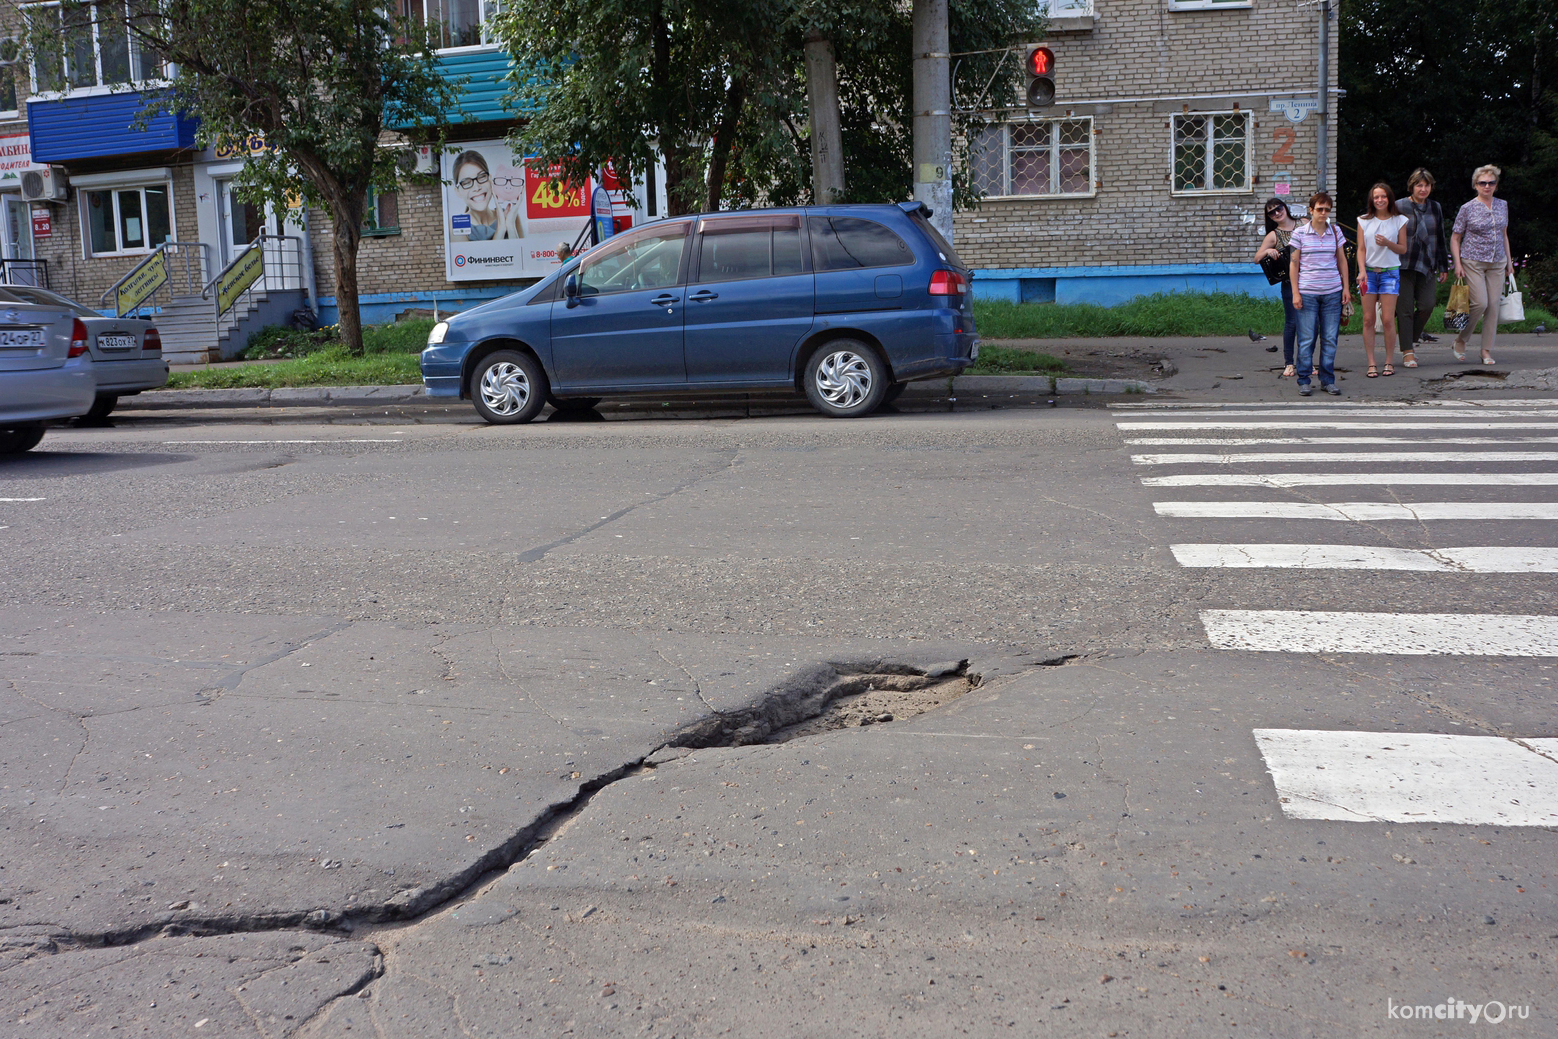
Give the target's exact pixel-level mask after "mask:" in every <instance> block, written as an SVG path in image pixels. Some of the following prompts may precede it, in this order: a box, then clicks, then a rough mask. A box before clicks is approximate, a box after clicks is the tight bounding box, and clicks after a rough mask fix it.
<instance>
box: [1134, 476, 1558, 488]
mask: <svg viewBox="0 0 1558 1039" xmlns="http://www.w3.org/2000/svg"><path fill="white" fill-rule="evenodd" d="M1141 482H1142V485H1143V486H1146V487H1332V486H1338V485H1344V484H1345V485H1372V484H1400V485H1411V484H1417V485H1418V486H1428V485H1434V486H1449V487H1558V473H1184V474H1181V475H1179V476H1143V477H1142V478H1141Z"/></svg>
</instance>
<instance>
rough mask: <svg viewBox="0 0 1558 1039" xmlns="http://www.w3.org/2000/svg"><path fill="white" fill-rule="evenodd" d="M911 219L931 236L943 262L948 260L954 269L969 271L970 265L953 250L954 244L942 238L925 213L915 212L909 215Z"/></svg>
mask: <svg viewBox="0 0 1558 1039" xmlns="http://www.w3.org/2000/svg"><path fill="white" fill-rule="evenodd" d="M909 219H910V220H913V221H914V226H915V227H918V228H919V229H920V230H921V231H924V232H925V233H926V234H927V235H928V236H930V240H931V242H933V243H934V244H935V246H936V248H937V250H939V251H940V253H941V258H942V259H943V260H946V261H947V262H948V263H950V264H952V266H954V267H961V268H963V269H964V270H965V271H966V270H968V264H966V263H964V262H963V261H962V259H961V258H960V257H959V256H958V254H957V250H955V249H953V248H952V243H951V242H949V241H947V240H946V239H945V238H943V237H941V232H940V231H938V230H936V225H935V224H933V223H931V222H930V221H929V220H927V219H925V214H924V213H922V212H920V211H919V210H915V211H914V212H912V213H910V214H909Z"/></svg>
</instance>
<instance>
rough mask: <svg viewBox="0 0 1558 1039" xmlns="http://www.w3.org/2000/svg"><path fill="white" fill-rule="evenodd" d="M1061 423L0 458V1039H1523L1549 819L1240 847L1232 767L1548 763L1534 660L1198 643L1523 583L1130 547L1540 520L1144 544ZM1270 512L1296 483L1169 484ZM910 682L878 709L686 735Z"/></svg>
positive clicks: (195, 418)
mask: <svg viewBox="0 0 1558 1039" xmlns="http://www.w3.org/2000/svg"><path fill="white" fill-rule="evenodd" d="M1129 399H1130V400H1133V401H1139V400H1140V398H1139V397H1133V398H1129ZM130 403H131V402H127V404H130ZM1039 403H1041V404H1042V403H1043V402H1039ZM1106 403H1107V402H1103V401H1100V400H1098V399H1086V398H1083V399H1078V400H1062V401H1061V405H1062V406H1059V407H1055V408H1050V407H1042V406H1041V407H1037V408H1029V407H1020V406H1019V407H1007V408H1003V409H1000V410H988V409H985V408H982V407H979V408H974V409H970V410H948V409H947V407H945V406H943V405H941V404H939V403H938V404H931V405H926V406H924V407H922V408H921V409H920V410H918V411H915V410H906V411H905V412H904V413H901V414H883V415H880V416H877V417H874V418H872V419H870V420H866V421H859V422H848V423H845V422H831V421H827V420H822V419H819V418H815V417H813V416H810V415H806V414H802V413H800V412H799V411H794V410H790V411H786V410H785V409H783V408H778V409H774V412H775V413H772V414H768V415H765V416H764V417H759V418H751V419H746V418H734V417H709V416H708V415H706V414H702V413H697V412H686V411H681V412H678V411H674V410H673V411H671V412H670V413H668V414H657V413H634V414H632V415H627V416H611V417H612V418H613V419H614V420H613V421H608V422H598V423H540V424H536V425H532V426H529V427H522V428H516V429H498V428H492V427H485V426H481V425H479V424H478V423H477V422H475V421H474V415H473V414H472V413H471V412H470V411H469V408H468V406H467V405H460V406H454V407H442V406H433V405H417V406H405V407H400V408H395V407H391V408H388V409H386V408H383V407H380V408H377V409H373V410H368V409H353V408H342V407H336V408H314V409H309V408H304V409H271V408H266V409H245V408H230V409H208V410H203V411H190V410H182V411H179V410H170V409H165V408H158V407H155V406H139V405H138V404H131V406H130V407H127V408H126V409H125V410H124V411H123V412H122V413H121V414H119V415H116V416H115V422H114V425H113V426H112V427H110V428H99V429H85V428H79V429H78V428H67V429H57V430H53V431H51V432H50V433H49V435H48V437H47V438H46V440H45V441H44V444H43V446H42V448H41V449H40V450H39V451H37V452H34V453H33V454H31V455H29V456H26V457H23V458H20V459H15V460H10V461H7V462H6V463H4V464H3V465H0V498H8V499H38V500H26V501H21V500H12V501H0V544H3V545H4V559H5V565H4V567H0V977H3V979H4V984H3V985H0V1036H18V1037H21V1036H27V1037H29V1039H30V1037H40V1036H73V1037H74V1036H86V1035H93V1036H99V1035H101V1036H106V1035H109V1034H110V1033H111V1032H112V1033H113V1034H147V1035H159V1036H160V1035H175V1034H178V1035H182V1034H186V1033H188V1034H196V1035H231V1036H263V1037H267V1039H269V1037H273V1036H291V1035H298V1036H331V1037H345V1036H352V1035H363V1034H366V1035H372V1036H378V1037H386V1039H388V1037H394V1039H400V1037H406V1039H411V1037H420V1036H435V1035H436V1036H443V1035H465V1036H483V1037H485V1036H494V1037H495V1036H513V1035H538V1036H562V1035H575V1036H577V1035H654V1036H673V1035H676V1036H703V1035H716V1034H734V1035H752V1036H760V1035H761V1036H766V1035H781V1034H783V1035H793V1034H797V1033H799V1034H803V1035H817V1036H834V1035H837V1036H858V1035H892V1036H894V1037H898V1036H905V1035H915V1036H920V1035H923V1036H944V1035H948V1034H953V1033H958V1034H973V1035H993V1034H1000V1035H1012V1034H1019V1035H1037V1034H1045V1035H1051V1034H1052V1035H1058V1036H1071V1035H1077V1036H1099V1035H1118V1036H1197V1037H1201V1036H1208V1035H1228V1036H1249V1035H1271V1036H1327V1037H1329V1036H1335V1035H1338V1034H1364V1033H1369V1034H1372V1033H1375V1032H1378V1033H1381V1034H1417V1033H1421V1034H1425V1035H1431V1034H1449V1033H1450V1030H1451V1029H1462V1030H1464V1029H1466V1027H1467V1026H1466V1025H1465V1024H1464V1023H1462V1022H1457V1023H1455V1024H1447V1023H1444V1022H1440V1023H1437V1024H1436V1023H1434V1022H1424V1021H1410V1022H1406V1023H1403V1022H1400V1021H1398V1020H1396V1019H1395V1018H1393V1017H1391V1016H1389V1013H1388V1007H1390V1006H1393V1005H1397V1004H1402V1003H1412V1004H1418V1003H1428V1002H1432V1003H1434V1004H1438V1003H1443V1002H1444V1001H1445V1000H1446V999H1462V1000H1465V1001H1467V1002H1476V1003H1483V1002H1485V1001H1487V1000H1501V1001H1502V1002H1504V1003H1507V1004H1509V1005H1512V1006H1513V1005H1516V1004H1519V1005H1522V1006H1530V1007H1531V1014H1530V1016H1529V1018H1527V1019H1523V1020H1510V1021H1507V1022H1503V1023H1501V1024H1499V1025H1497V1026H1494V1025H1490V1024H1487V1023H1486V1022H1483V1023H1479V1024H1478V1025H1477V1026H1475V1028H1473V1029H1472V1030H1471V1031H1472V1032H1473V1033H1474V1032H1475V1031H1476V1030H1477V1029H1481V1030H1491V1031H1493V1032H1494V1034H1512V1035H1552V1034H1553V1033H1554V1028H1555V1021H1558V1000H1555V998H1554V997H1553V995H1552V993H1553V992H1555V991H1558V901H1555V899H1558V870H1555V868H1554V863H1555V862H1558V843H1555V842H1558V836H1555V834H1554V832H1553V831H1552V830H1551V829H1545V828H1540V827H1534V828H1533V827H1494V826H1450V825H1439V824H1391V823H1384V822H1360V823H1340V822H1330V821H1321V820H1302V819H1292V818H1288V817H1287V816H1285V815H1284V814H1283V812H1282V809H1281V805H1280V803H1279V795H1278V792H1277V791H1276V790H1275V789H1274V787H1273V785H1272V777H1271V776H1270V775H1269V774H1268V772H1267V769H1266V765H1265V763H1264V761H1263V759H1262V757H1261V752H1260V750H1259V749H1258V748H1257V746H1256V742H1255V740H1254V739H1253V738H1252V730H1254V729H1257V728H1281V727H1292V728H1295V729H1357V730H1369V731H1379V732H1396V731H1399V732H1405V733H1411V732H1434V733H1452V734H1465V735H1481V736H1502V737H1505V738H1507V739H1510V740H1516V741H1520V740H1529V739H1532V738H1540V737H1549V736H1553V735H1555V727H1558V695H1555V694H1554V692H1553V688H1552V682H1553V675H1554V670H1555V669H1554V664H1555V663H1558V660H1555V659H1554V658H1553V657H1529V658H1509V657H1498V658H1467V657H1427V656H1390V655H1361V654H1281V655H1278V654H1265V653H1246V654H1231V653H1228V652H1226V651H1219V650H1214V649H1212V648H1211V647H1210V646H1209V644H1208V642H1207V637H1206V634H1205V633H1204V631H1203V629H1202V626H1201V623H1200V621H1199V619H1198V618H1199V613H1200V611H1201V610H1203V609H1281V610H1304V609H1310V610H1328V609H1330V610H1335V609H1344V610H1360V611H1389V612H1395V611H1402V612H1415V613H1424V612H1433V613H1455V612H1468V613H1469V612H1478V613H1504V614H1544V613H1551V612H1552V611H1551V603H1552V602H1553V601H1554V595H1553V592H1554V584H1553V582H1554V578H1553V577H1552V576H1551V575H1546V574H1540V573H1518V574H1512V573H1476V572H1455V573H1432V574H1425V573H1417V572H1391V571H1379V570H1361V571H1340V570H1323V569H1316V570H1309V569H1304V570H1277V569H1254V570H1250V569H1235V570H1230V569H1227V568H1212V569H1196V568H1191V567H1182V566H1180V565H1179V564H1178V563H1177V562H1176V560H1175V557H1174V555H1173V553H1172V551H1171V550H1170V545H1171V544H1172V543H1174V542H1176V541H1180V540H1185V539H1186V537H1187V532H1189V536H1190V538H1192V539H1197V540H1201V541H1207V542H1228V543H1247V542H1261V541H1268V540H1269V541H1285V542H1293V541H1299V542H1312V543H1318V544H1326V543H1329V542H1331V541H1338V540H1345V541H1346V542H1347V543H1348V544H1353V545H1362V546H1374V547H1380V548H1406V549H1417V550H1427V551H1429V552H1436V551H1438V550H1440V549H1442V548H1443V547H1444V546H1447V545H1449V546H1454V545H1484V546H1506V545H1511V546H1512V545H1526V546H1529V545H1537V546H1555V545H1558V534H1555V533H1554V531H1553V525H1552V524H1551V522H1550V521H1546V520H1541V519H1531V520H1513V519H1511V520H1500V521H1498V522H1496V523H1495V522H1484V521H1479V520H1447V521H1437V520H1436V521H1434V522H1432V524H1430V523H1428V522H1425V521H1422V520H1409V521H1407V522H1400V521H1397V522H1384V521H1362V522H1358V521H1349V522H1346V523H1345V524H1343V523H1340V522H1336V521H1334V520H1330V519H1314V518H1306V519H1298V520H1294V519H1262V518H1253V519H1217V518H1212V519H1199V520H1195V521H1193V523H1190V524H1187V522H1186V521H1185V520H1173V519H1169V518H1165V517H1163V516H1160V515H1157V514H1156V513H1155V512H1154V507H1153V501H1154V500H1155V499H1162V498H1166V497H1171V498H1181V499H1184V498H1191V497H1195V496H1196V495H1194V494H1190V493H1185V492H1186V491H1189V490H1194V489H1193V488H1176V489H1165V488H1154V487H1144V486H1143V485H1142V484H1141V481H1140V477H1141V476H1142V475H1143V470H1142V469H1141V468H1140V467H1138V466H1136V465H1134V464H1133V463H1132V461H1131V454H1132V453H1133V451H1135V452H1137V453H1139V451H1140V449H1139V448H1134V449H1133V448H1132V447H1130V446H1128V445H1127V444H1126V443H1125V438H1124V436H1123V435H1122V433H1121V432H1120V431H1119V430H1118V429H1117V428H1116V426H1115V419H1114V418H1113V417H1112V416H1111V414H1110V412H1109V410H1108V409H1107V407H1106V406H1105V404H1106ZM1365 450H1366V449H1365ZM1392 464H1394V463H1392ZM1225 468H1226V467H1225ZM1488 468H1490V469H1497V465H1496V464H1495V465H1493V466H1490V467H1488ZM1533 494H1535V495H1537V496H1538V497H1539V498H1540V500H1543V501H1551V500H1555V499H1554V498H1553V489H1552V488H1530V487H1507V488H1459V487H1453V486H1439V487H1432V488H1412V489H1410V490H1409V491H1406V492H1403V491H1402V489H1401V488H1397V487H1385V486H1382V487H1376V488H1364V489H1359V488H1351V487H1350V488H1347V489H1346V497H1347V498H1348V499H1349V500H1351V501H1352V502H1353V503H1355V504H1356V503H1358V502H1372V503H1375V504H1377V505H1381V506H1383V505H1396V506H1402V507H1404V508H1405V509H1407V510H1409V511H1410V510H1411V509H1412V507H1413V506H1414V505H1415V504H1416V503H1417V502H1419V501H1423V500H1431V501H1438V502H1456V501H1483V502H1485V501H1489V500H1500V498H1502V499H1507V500H1509V501H1532V500H1536V499H1534V498H1533ZM1543 495H1545V497H1541V496H1543ZM1273 497H1280V498H1281V499H1282V500H1284V501H1291V502H1294V503H1304V504H1319V505H1324V504H1326V503H1328V502H1330V503H1334V502H1336V501H1338V500H1339V499H1338V498H1337V491H1336V489H1335V488H1327V487H1296V488H1291V489H1287V490H1283V491H1280V492H1276V493H1274V492H1273V491H1272V490H1271V489H1269V488H1261V487H1245V488H1240V487H1230V488H1222V489H1220V493H1219V498H1220V499H1222V500H1225V501H1235V502H1237V501H1251V502H1256V501H1266V500H1269V499H1272V498H1273ZM1332 511H1335V510H1332ZM1344 511H1345V510H1344ZM1342 526H1345V527H1346V530H1345V531H1344V532H1339V531H1338V530H1337V528H1338V527H1342ZM1342 533H1345V535H1346V536H1345V538H1343V537H1341V534H1342ZM963 660H966V661H968V670H969V671H970V672H971V673H974V674H977V675H978V676H979V684H978V685H977V687H975V688H974V689H972V690H971V691H970V692H968V693H967V694H966V695H964V696H962V697H961V698H959V699H957V700H956V701H954V702H952V703H950V704H947V705H945V706H943V707H940V708H937V709H935V710H932V711H929V712H927V713H924V714H919V715H916V716H914V717H907V718H902V719H898V720H894V721H893V722H891V723H888V724H876V725H872V726H869V727H862V728H844V729H839V730H834V731H831V732H825V733H821V734H815V735H809V736H804V737H801V738H798V739H794V740H792V741H789V742H784V743H775V744H766V743H755V744H751V745H743V746H725V745H719V744H728V743H737V742H746V741H749V740H753V739H760V738H761V737H762V736H763V735H764V734H766V733H767V732H769V731H771V730H777V729H779V728H783V727H784V726H785V725H788V724H791V723H793V722H794V721H797V720H800V719H801V718H802V717H804V716H806V715H807V714H808V713H815V712H816V711H817V710H820V707H821V704H822V703H823V702H824V701H825V700H826V699H827V697H829V696H830V695H832V693H833V692H834V691H836V690H837V688H838V686H837V683H838V682H839V681H841V676H862V675H864V676H870V675H873V674H889V673H891V674H916V673H921V672H926V671H930V672H935V671H936V669H937V668H938V667H945V666H947V662H955V661H963ZM884 684H886V683H884ZM851 688H853V687H851ZM692 744H714V745H703V746H697V747H696V748H695V749H689V746H688V745H692ZM1528 749H1529V745H1528Z"/></svg>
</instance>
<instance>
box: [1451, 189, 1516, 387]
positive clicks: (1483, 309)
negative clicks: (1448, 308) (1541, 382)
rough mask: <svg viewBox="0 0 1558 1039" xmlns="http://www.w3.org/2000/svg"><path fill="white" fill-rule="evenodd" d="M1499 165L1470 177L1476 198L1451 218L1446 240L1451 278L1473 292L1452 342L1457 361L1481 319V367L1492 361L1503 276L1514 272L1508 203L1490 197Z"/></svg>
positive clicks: (1460, 359) (1462, 354)
mask: <svg viewBox="0 0 1558 1039" xmlns="http://www.w3.org/2000/svg"><path fill="white" fill-rule="evenodd" d="M1501 173H1503V171H1502V170H1500V169H1499V168H1498V167H1497V166H1479V167H1477V172H1476V173H1473V174H1472V175H1471V182H1472V185H1473V186H1474V187H1475V188H1476V189H1477V197H1476V198H1474V199H1472V200H1471V201H1470V202H1468V203H1466V204H1465V205H1464V206H1462V207H1461V208H1460V211H1459V212H1458V213H1456V214H1455V228H1454V232H1453V233H1452V234H1451V235H1450V255H1451V256H1453V257H1455V276H1456V277H1457V278H1465V279H1466V280H1467V281H1468V282H1469V283H1470V287H1471V314H1470V316H1469V318H1468V320H1467V322H1466V327H1465V328H1464V329H1462V330H1461V332H1460V334H1459V335H1457V336H1456V337H1455V359H1456V360H1457V361H1464V360H1466V342H1467V340H1468V339H1469V338H1470V337H1471V330H1472V329H1473V328H1474V327H1475V326H1476V324H1477V319H1478V318H1482V363H1483V364H1496V363H1497V362H1495V361H1494V360H1493V337H1494V335H1496V334H1497V333H1498V301H1499V297H1500V296H1502V295H1503V294H1504V275H1505V272H1508V273H1509V274H1510V275H1513V274H1514V273H1515V261H1514V258H1513V257H1512V255H1511V254H1510V251H1509V203H1508V202H1505V201H1504V200H1503V199H1501V198H1494V197H1493V192H1494V191H1496V190H1498V179H1499V175H1500V174H1501Z"/></svg>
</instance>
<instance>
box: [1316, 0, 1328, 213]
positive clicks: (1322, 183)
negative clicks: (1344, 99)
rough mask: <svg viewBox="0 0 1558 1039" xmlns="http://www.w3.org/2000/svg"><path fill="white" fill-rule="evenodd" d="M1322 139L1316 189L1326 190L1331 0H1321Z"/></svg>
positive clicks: (1319, 148)
mask: <svg viewBox="0 0 1558 1039" xmlns="http://www.w3.org/2000/svg"><path fill="white" fill-rule="evenodd" d="M1317 111H1318V113H1319V116H1320V140H1319V142H1318V144H1317V146H1316V148H1315V156H1316V161H1317V162H1318V163H1319V169H1318V170H1317V172H1316V175H1315V190H1316V191H1325V190H1326V176H1327V171H1328V169H1329V166H1330V163H1329V162H1328V156H1327V155H1326V152H1327V150H1328V146H1329V144H1330V134H1331V0H1320V107H1319V109H1317Z"/></svg>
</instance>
